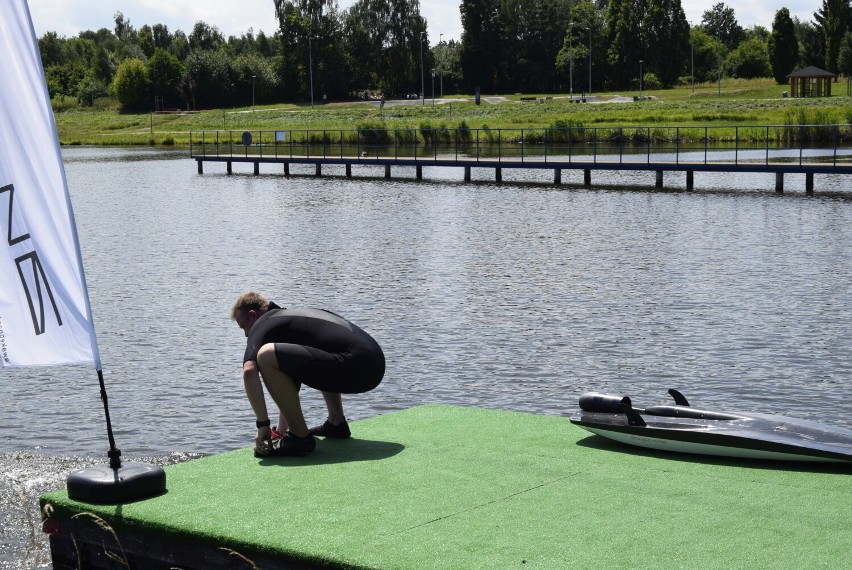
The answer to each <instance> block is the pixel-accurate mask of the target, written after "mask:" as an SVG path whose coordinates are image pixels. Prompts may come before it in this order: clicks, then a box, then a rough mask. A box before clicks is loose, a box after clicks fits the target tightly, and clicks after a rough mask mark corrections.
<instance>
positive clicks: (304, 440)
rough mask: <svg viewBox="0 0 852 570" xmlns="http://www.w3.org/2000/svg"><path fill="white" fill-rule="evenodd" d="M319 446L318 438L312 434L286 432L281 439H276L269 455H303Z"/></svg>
mask: <svg viewBox="0 0 852 570" xmlns="http://www.w3.org/2000/svg"><path fill="white" fill-rule="evenodd" d="M316 446H317V440H315V439H314V436H313V435H311V434H308V435H306V436H305V437H299V436H297V435H294V434H292V433H290V432H289V431H288V432H286V433H285V434H283V435H282V436H281V439H278V440H276V442H275V443H274V444H273V446H272V450H271V451H270V452H269V455H271V456H272V457H301V456H302V455H307V454H309V453H310V452H312V451H313V450H314V449H315V448H316Z"/></svg>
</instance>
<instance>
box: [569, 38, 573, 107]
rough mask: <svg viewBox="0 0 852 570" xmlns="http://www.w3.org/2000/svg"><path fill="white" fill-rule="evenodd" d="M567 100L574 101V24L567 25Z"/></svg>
mask: <svg viewBox="0 0 852 570" xmlns="http://www.w3.org/2000/svg"><path fill="white" fill-rule="evenodd" d="M568 58H569V59H568V98H569V99H570V100H571V101H573V100H574V22H570V23H569V24H568Z"/></svg>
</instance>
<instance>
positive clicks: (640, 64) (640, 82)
mask: <svg viewBox="0 0 852 570" xmlns="http://www.w3.org/2000/svg"><path fill="white" fill-rule="evenodd" d="M643 63H644V62H643V61H642V60H641V59H640V60H639V100H640V101H642V79H643V78H642V64H643Z"/></svg>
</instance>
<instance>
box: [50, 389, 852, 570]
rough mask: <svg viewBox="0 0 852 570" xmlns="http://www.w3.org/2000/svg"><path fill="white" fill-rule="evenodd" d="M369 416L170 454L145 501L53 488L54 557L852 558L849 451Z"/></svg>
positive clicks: (198, 561) (806, 561)
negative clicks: (709, 451) (629, 439)
mask: <svg viewBox="0 0 852 570" xmlns="http://www.w3.org/2000/svg"><path fill="white" fill-rule="evenodd" d="M569 412H570V410H566V415H567V414H568V413H569ZM351 426H352V432H353V438H352V439H349V440H319V442H318V445H317V449H316V451H315V452H314V453H312V454H311V455H309V456H307V457H303V458H266V459H256V458H255V457H254V456H253V454H252V451H251V449H240V450H236V451H231V452H226V453H221V454H218V455H212V456H207V457H204V458H200V459H197V460H193V461H189V462H186V463H181V464H177V465H171V466H168V467H166V468H165V469H166V473H167V486H168V491H167V492H166V493H165V494H163V495H161V496H158V497H154V498H151V499H147V500H143V501H138V502H134V503H128V504H123V505H92V504H85V503H79V502H76V501H73V500H70V499H69V498H68V495H67V493H66V492H65V491H64V490H63V491H57V492H53V493H49V494H46V495H44V496H43V497H42V498H41V504H42V509H43V512H46V513H47V514H48V518H47V519H46V520H45V521H44V528H45V531H46V532H50V533H51V536H50V542H51V552H52V556H53V564H54V568H55V569H57V570H59V569H65V568H79V567H82V568H128V567H129V568H204V569H211V568H214V569H215V568H253V567H254V568H381V569H393V568H399V569H415V568H714V569H715V568H782V567H783V568H819V567H824V568H836V567H838V565H842V561H843V560H847V559H848V556H849V548H850V545H852V543H850V535H849V521H848V515H849V505H852V478H850V477H849V475H850V474H852V470H850V468H849V466H846V465H828V464H797V463H778V462H756V461H735V460H725V459H722V458H711V457H703V456H689V455H681V454H668V453H666V452H655V451H649V450H641V449H637V448H635V447H628V446H622V445H620V444H617V443H613V442H610V441H608V440H606V439H604V438H601V437H599V436H594V435H590V434H589V433H588V432H586V431H585V430H582V429H581V428H579V427H576V426H573V425H571V424H570V423H569V421H568V419H567V417H554V416H542V415H534V414H525V413H515V412H507V411H494V410H484V409H478V408H465V407H457V406H448V405H425V406H418V407H415V408H411V409H408V410H403V411H399V412H394V413H389V414H386V415H382V416H377V417H373V418H369V419H365V420H360V421H357V422H353V423H352V424H351ZM251 435H252V434H251V432H248V431H247V433H246V437H247V438H248V437H250V436H251Z"/></svg>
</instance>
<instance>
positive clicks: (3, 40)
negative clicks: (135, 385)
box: [0, 0, 101, 370]
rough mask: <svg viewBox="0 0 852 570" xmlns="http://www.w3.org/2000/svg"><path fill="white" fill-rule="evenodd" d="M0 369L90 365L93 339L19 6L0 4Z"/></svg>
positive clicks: (54, 148)
mask: <svg viewBox="0 0 852 570" xmlns="http://www.w3.org/2000/svg"><path fill="white" fill-rule="evenodd" d="M0 362H2V364H3V366H55V365H64V364H85V363H92V364H94V365H95V366H96V367H97V369H98V370H100V369H101V368H100V356H99V354H98V345H97V338H96V337H95V330H94V325H93V322H92V313H91V307H90V305H89V295H88V290H87V289H86V279H85V275H84V273H83V264H82V259H81V256H80V247H79V240H78V237H77V229H76V226H75V224H74V213H73V211H72V208H71V200H70V197H69V195H68V185H67V182H66V179H65V169H64V167H63V164H62V155H61V152H60V148H59V138H58V136H57V132H56V125H55V123H54V120H53V111H52V109H51V107H50V98H49V96H48V94H47V85H46V83H45V79H44V72H43V70H42V64H41V56H40V55H39V50H38V42H37V40H36V36H35V30H34V29H33V24H32V19H31V18H30V13H29V8H28V6H27V2H26V0H2V1H0Z"/></svg>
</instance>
